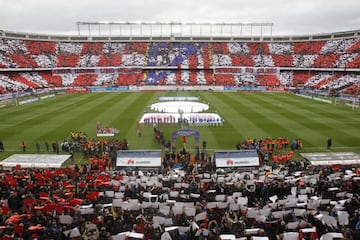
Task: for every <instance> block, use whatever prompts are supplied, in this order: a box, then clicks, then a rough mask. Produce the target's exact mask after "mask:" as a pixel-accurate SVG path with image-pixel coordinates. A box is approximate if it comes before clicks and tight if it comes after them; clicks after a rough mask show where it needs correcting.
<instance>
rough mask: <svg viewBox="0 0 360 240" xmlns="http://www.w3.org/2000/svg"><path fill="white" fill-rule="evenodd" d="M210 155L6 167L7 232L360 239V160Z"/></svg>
mask: <svg viewBox="0 0 360 240" xmlns="http://www.w3.org/2000/svg"><path fill="white" fill-rule="evenodd" d="M170 157H171V156H170ZM102 164H103V163H102ZM209 164H210V165H211V164H213V163H211V161H210V162H209V161H207V162H203V165H202V166H199V167H198V168H192V169H189V170H179V169H175V168H166V169H162V170H161V173H155V172H146V171H145V170H143V171H129V172H125V171H122V170H119V169H108V168H101V169H99V168H96V167H95V166H94V165H90V164H89V165H84V166H76V165H75V166H73V167H72V168H61V169H35V168H29V169H23V168H21V166H17V167H15V168H12V169H5V168H1V169H0V186H1V191H0V195H1V196H0V198H1V201H0V203H1V212H2V214H1V217H0V226H1V227H0V236H1V239H133V238H132V236H133V237H134V236H136V237H137V238H140V239H174V240H175V239H184V240H187V239H189V240H190V239H209V240H217V239H218V238H219V237H220V236H221V234H231V235H233V236H236V237H238V238H241V237H243V238H244V239H250V238H251V236H262V237H265V236H266V237H268V239H290V238H287V237H288V236H289V232H291V233H292V234H296V238H293V239H319V238H320V237H321V236H323V235H325V234H326V233H328V232H337V233H340V234H342V236H343V239H358V238H359V234H360V227H359V226H360V220H359V219H360V218H359V217H360V213H359V209H360V196H359V190H360V188H359V187H360V184H359V183H360V181H359V177H358V175H359V171H358V170H357V169H356V168H354V167H351V166H349V167H345V166H344V167H340V168H339V166H337V167H336V168H335V167H331V166H325V167H317V166H312V165H309V163H308V162H306V161H300V162H295V161H290V162H287V163H285V164H274V165H273V166H272V167H270V166H269V165H267V166H262V167H260V168H259V169H256V170H252V171H241V172H238V171H229V172H225V171H222V170H221V169H216V167H215V166H213V165H212V166H206V165H209ZM309 231H310V232H312V233H311V238H310V236H308V235H309V233H308V232H309ZM119 234H120V235H119ZM126 236H127V238H126ZM135 239H136V238H135Z"/></svg>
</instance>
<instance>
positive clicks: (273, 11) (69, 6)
mask: <svg viewBox="0 0 360 240" xmlns="http://www.w3.org/2000/svg"><path fill="white" fill-rule="evenodd" d="M359 13H360V0H342V1H335V0H298V1H296V0H220V1H215V0H179V1H176V0H173V1H171V0H0V30H8V31H18V32H35V33H52V34H69V33H71V34H73V33H76V32H77V27H76V22H77V21H176V22H179V21H186V22H195V21H199V22H271V23H274V27H273V29H272V33H273V35H303V34H315V33H329V32H339V31H347V30H357V29H360V14H359Z"/></svg>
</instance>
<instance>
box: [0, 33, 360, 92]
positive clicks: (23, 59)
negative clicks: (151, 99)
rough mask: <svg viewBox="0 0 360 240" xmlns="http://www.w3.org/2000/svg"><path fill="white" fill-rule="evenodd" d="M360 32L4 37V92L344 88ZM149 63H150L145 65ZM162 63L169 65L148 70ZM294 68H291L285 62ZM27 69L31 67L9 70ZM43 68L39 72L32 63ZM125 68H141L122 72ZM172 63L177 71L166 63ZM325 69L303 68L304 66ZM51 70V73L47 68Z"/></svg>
mask: <svg viewBox="0 0 360 240" xmlns="http://www.w3.org/2000/svg"><path fill="white" fill-rule="evenodd" d="M359 39H360V38H349V39H330V40H321V41H306V42H268V43H267V42H229V43H226V42H214V43H213V42H203V43H198V42H179V43H176V42H175V43H170V42H151V43H150V42H148V43H145V42H143V43H141V42H129V43H116V42H107V43H102V42H94V43H87V42H83V43H82V42H61V41H59V42H47V41H33V40H20V39H10V38H2V39H0V68H2V69H7V70H8V71H4V72H2V73H0V87H1V88H0V91H2V92H14V91H22V90H27V89H33V88H46V87H73V86H75V87H76V86H104V85H105V86H107V85H110V86H122V85H140V84H142V85H175V84H176V85H230V86H238V85H242V84H245V85H246V84H249V79H250V80H251V82H254V83H255V84H257V85H264V86H285V87H288V86H298V85H299V84H301V85H306V86H310V87H313V88H336V89H342V88H344V87H347V86H351V85H353V84H356V83H358V82H359V75H358V74H357V73H353V72H348V73H347V72H343V73H341V72H340V73H335V74H334V73H331V72H326V71H325V70H326V69H329V68H333V69H352V68H359V67H360V56H359V49H360V40H359ZM236 66H248V67H275V68H280V74H279V75H251V74H248V75H247V76H245V77H244V76H243V75H237V74H231V73H230V74H220V73H216V72H213V71H212V68H213V67H236ZM61 67H69V68H92V67H94V68H102V67H115V68H116V69H114V70H112V71H110V72H99V71H93V72H91V71H90V72H87V73H79V72H73V71H71V72H64V73H57V74H55V73H53V72H52V71H51V69H53V68H55V69H56V68H61ZM143 67H146V68H147V69H146V70H145V69H143V70H141V68H143ZM151 67H154V68H155V67H163V68H164V69H155V70H153V69H151ZM285 67H286V68H295V69H296V70H293V71H289V70H287V69H281V68H285ZM19 68H20V69H21V68H27V69H28V70H27V71H20V72H19V71H16V72H13V71H10V70H12V69H19ZM38 68H39V69H41V70H35V69H38ZM122 68H139V69H140V70H138V71H136V72H124V71H123V70H122ZM166 68H172V69H166ZM307 68H319V69H324V71H325V72H315V73H313V72H311V74H310V73H309V74H304V73H303V72H302V71H299V69H304V70H305V71H306V69H307ZM45 70H48V71H45Z"/></svg>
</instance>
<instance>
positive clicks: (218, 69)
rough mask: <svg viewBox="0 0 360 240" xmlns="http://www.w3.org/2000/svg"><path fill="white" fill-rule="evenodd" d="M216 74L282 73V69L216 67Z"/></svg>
mask: <svg viewBox="0 0 360 240" xmlns="http://www.w3.org/2000/svg"><path fill="white" fill-rule="evenodd" d="M214 73H215V74H231V75H243V74H250V75H276V76H278V75H279V74H280V69H279V68H276V67H215V68H214Z"/></svg>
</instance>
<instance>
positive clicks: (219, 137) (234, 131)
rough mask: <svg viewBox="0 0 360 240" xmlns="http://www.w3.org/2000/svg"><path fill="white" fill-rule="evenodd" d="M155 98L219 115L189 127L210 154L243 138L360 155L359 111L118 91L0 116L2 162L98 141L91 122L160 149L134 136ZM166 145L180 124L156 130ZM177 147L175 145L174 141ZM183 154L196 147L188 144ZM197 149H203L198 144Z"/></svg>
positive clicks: (149, 133) (283, 100) (281, 97)
mask: <svg viewBox="0 0 360 240" xmlns="http://www.w3.org/2000/svg"><path fill="white" fill-rule="evenodd" d="M160 96H177V97H184V96H185V97H186V96H197V97H200V101H201V102H204V103H207V104H209V105H210V109H209V112H217V113H218V114H220V115H221V116H222V117H223V118H224V120H225V123H224V125H223V126H197V127H190V128H192V129H195V130H198V131H200V142H202V141H206V142H207V150H208V151H209V152H211V151H215V150H235V146H236V144H237V143H239V142H242V141H243V140H244V139H246V138H248V137H249V138H253V139H254V138H256V139H259V138H266V137H268V138H277V137H288V138H289V139H290V141H292V140H293V139H296V138H300V139H301V141H302V143H303V149H301V151H302V152H322V151H330V150H327V149H326V140H327V139H328V138H329V137H331V138H332V140H333V147H332V149H331V151H337V152H350V151H351V152H356V153H360V111H359V110H356V109H355V110H354V109H351V107H348V106H343V105H333V104H328V103H323V102H319V101H315V100H311V99H305V98H301V97H298V96H295V95H292V94H287V93H235V92H231V93H220V92H181V91H179V92H132V93H129V92H120V93H91V94H66V95H56V96H55V97H53V98H48V99H44V100H40V101H38V102H34V103H31V104H27V105H21V106H17V107H7V108H2V109H0V116H1V117H0V140H2V141H3V143H4V146H5V152H4V153H0V159H4V158H6V157H7V156H9V155H11V154H13V153H21V151H22V149H21V146H20V145H21V142H22V141H25V143H26V144H27V152H29V153H30V152H34V153H35V152H36V144H35V143H36V142H39V144H40V151H41V152H45V144H44V143H45V141H48V142H49V143H51V142H52V141H58V142H62V141H63V140H64V139H70V132H71V131H81V132H85V133H86V134H87V136H88V137H89V138H96V131H95V129H96V122H97V121H100V122H101V123H102V126H103V127H114V128H118V129H119V134H118V135H116V136H115V138H116V139H124V138H126V139H127V140H128V142H129V144H130V149H160V147H159V144H158V142H157V141H156V140H155V138H154V136H153V128H152V126H150V125H149V126H143V128H142V136H141V137H139V136H138V135H137V119H140V118H141V116H142V115H143V114H144V112H147V111H150V109H149V106H150V105H151V104H152V103H155V102H157V101H158V98H159V97H160ZM158 128H159V129H160V130H161V131H162V132H163V133H164V136H165V138H166V139H167V140H169V141H170V138H171V133H172V131H174V130H177V129H179V128H180V126H179V125H158ZM177 144H178V145H179V148H181V147H182V143H181V139H180V137H179V139H178V140H177ZM186 144H187V145H186V147H187V148H189V149H190V150H191V149H192V148H193V147H194V140H193V139H191V138H189V141H187V143H186ZM200 146H201V144H200Z"/></svg>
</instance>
